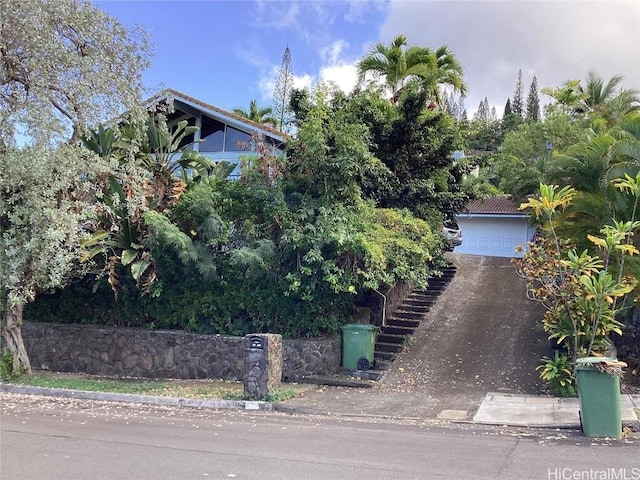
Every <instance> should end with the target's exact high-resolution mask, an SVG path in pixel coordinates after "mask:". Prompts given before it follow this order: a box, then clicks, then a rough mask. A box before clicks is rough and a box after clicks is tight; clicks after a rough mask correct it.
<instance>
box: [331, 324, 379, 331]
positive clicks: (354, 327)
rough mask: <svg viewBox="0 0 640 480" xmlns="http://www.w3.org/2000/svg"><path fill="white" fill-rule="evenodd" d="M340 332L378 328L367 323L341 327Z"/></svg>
mask: <svg viewBox="0 0 640 480" xmlns="http://www.w3.org/2000/svg"><path fill="white" fill-rule="evenodd" d="M340 328H341V329H342V330H375V329H377V328H378V327H376V326H375V325H371V324H369V323H350V324H348V325H342V326H341V327H340Z"/></svg>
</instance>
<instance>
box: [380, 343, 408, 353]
mask: <svg viewBox="0 0 640 480" xmlns="http://www.w3.org/2000/svg"><path fill="white" fill-rule="evenodd" d="M403 347H404V345H398V344H395V343H385V342H376V347H375V348H376V350H377V351H378V352H391V353H399V352H401V351H402V348H403Z"/></svg>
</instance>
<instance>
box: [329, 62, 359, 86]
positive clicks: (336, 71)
mask: <svg viewBox="0 0 640 480" xmlns="http://www.w3.org/2000/svg"><path fill="white" fill-rule="evenodd" d="M320 78H321V79H322V80H323V81H326V82H332V83H334V84H336V85H337V86H338V87H339V88H340V90H342V91H343V92H345V93H349V92H351V90H353V87H355V86H356V83H357V81H358V72H357V69H356V66H355V65H354V64H353V63H343V64H340V65H330V66H326V67H323V68H322V69H321V70H320Z"/></svg>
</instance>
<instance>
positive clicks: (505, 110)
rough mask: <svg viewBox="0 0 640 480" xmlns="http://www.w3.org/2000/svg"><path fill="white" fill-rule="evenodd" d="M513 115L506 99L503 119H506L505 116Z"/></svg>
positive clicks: (508, 100) (509, 100)
mask: <svg viewBox="0 0 640 480" xmlns="http://www.w3.org/2000/svg"><path fill="white" fill-rule="evenodd" d="M512 113H513V110H512V109H511V99H510V98H507V103H505V104H504V113H503V115H502V116H503V117H506V116H507V115H511V114H512Z"/></svg>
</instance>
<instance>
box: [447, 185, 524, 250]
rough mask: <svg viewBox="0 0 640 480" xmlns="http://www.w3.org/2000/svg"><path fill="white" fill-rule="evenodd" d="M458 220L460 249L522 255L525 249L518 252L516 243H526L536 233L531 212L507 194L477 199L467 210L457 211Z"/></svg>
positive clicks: (458, 248)
mask: <svg viewBox="0 0 640 480" xmlns="http://www.w3.org/2000/svg"><path fill="white" fill-rule="evenodd" d="M456 221H457V222H458V226H459V227H460V229H461V230H462V239H463V241H462V245H460V246H458V247H456V249H455V252H456V253H467V254H471V255H487V256H491V257H520V256H522V253H517V252H516V247H518V246H519V245H522V246H523V247H526V245H527V242H528V241H530V240H531V239H532V238H533V235H534V233H535V228H534V227H533V226H532V225H531V224H530V222H529V215H528V214H526V213H524V212H522V211H520V210H518V204H517V203H515V202H514V201H513V200H510V199H509V198H507V197H492V198H488V199H485V200H474V201H472V202H470V203H469V204H468V205H467V208H466V211H464V212H462V213H459V214H458V215H456Z"/></svg>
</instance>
